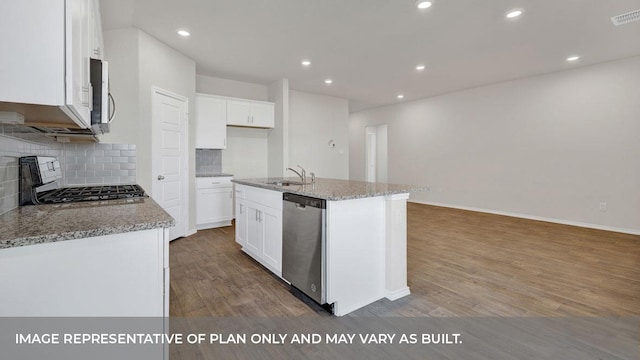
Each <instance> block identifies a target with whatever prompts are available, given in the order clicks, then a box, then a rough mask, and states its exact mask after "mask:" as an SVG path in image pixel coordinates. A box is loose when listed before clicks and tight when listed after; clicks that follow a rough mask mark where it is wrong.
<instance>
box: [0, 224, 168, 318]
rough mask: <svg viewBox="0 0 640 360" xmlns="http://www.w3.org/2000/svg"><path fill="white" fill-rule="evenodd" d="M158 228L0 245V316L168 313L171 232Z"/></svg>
mask: <svg viewBox="0 0 640 360" xmlns="http://www.w3.org/2000/svg"><path fill="white" fill-rule="evenodd" d="M168 236H169V235H168V229H163V228H158V229H149V230H142V231H135V232H127V233H122V234H112V235H102V236H95V237H90V238H84V239H76V240H67V241H58V242H50V243H45V244H38V245H30V246H22V247H15V248H10V249H0V288H1V289H2V291H0V317H2V316H26V317H32V316H38V317H49V316H54V317H55V316H61V317H73V316H89V317H103V316H105V317H108V316H116V317H121V316H126V317H129V316H133V317H147V316H150V317H163V316H169V240H168V239H169V237H168Z"/></svg>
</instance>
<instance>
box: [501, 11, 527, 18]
mask: <svg viewBox="0 0 640 360" xmlns="http://www.w3.org/2000/svg"><path fill="white" fill-rule="evenodd" d="M523 13H524V10H522V9H515V10H511V11H509V12H507V14H506V15H505V17H506V18H507V19H513V18H517V17H518V16H520V15H522V14H523Z"/></svg>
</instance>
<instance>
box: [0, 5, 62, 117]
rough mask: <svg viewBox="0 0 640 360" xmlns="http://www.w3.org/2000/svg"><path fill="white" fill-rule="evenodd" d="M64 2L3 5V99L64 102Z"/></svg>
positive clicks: (0, 68)
mask: <svg viewBox="0 0 640 360" xmlns="http://www.w3.org/2000/svg"><path fill="white" fill-rule="evenodd" d="M64 11H65V6H64V2H60V1H51V0H32V1H3V2H2V5H1V6H0V33H1V34H2V40H0V43H1V44H2V55H1V56H0V101H2V102H11V103H24V104H43V105H56V106H60V105H63V104H65V51H64V50H65V17H64Z"/></svg>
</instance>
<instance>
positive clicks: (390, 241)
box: [385, 194, 411, 301]
mask: <svg viewBox="0 0 640 360" xmlns="http://www.w3.org/2000/svg"><path fill="white" fill-rule="evenodd" d="M408 198H409V194H398V195H390V196H387V197H385V232H386V239H385V291H386V295H385V296H386V298H387V299H389V300H391V301H393V300H397V299H399V298H401V297H404V296H407V295H409V294H410V293H411V292H410V290H409V287H408V286H407V199H408Z"/></svg>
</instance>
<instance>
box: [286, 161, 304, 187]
mask: <svg viewBox="0 0 640 360" xmlns="http://www.w3.org/2000/svg"><path fill="white" fill-rule="evenodd" d="M298 167H299V168H300V170H302V173H299V172H297V171H296V170H294V169H292V168H287V170H291V171H293V172H294V173H296V175H298V176H300V180H302V183H303V184H304V183H306V182H307V173H306V171H304V168H303V167H302V166H300V165H298Z"/></svg>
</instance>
